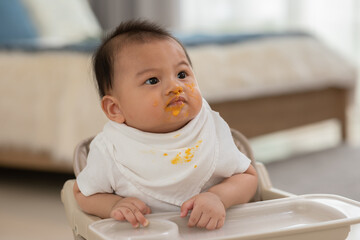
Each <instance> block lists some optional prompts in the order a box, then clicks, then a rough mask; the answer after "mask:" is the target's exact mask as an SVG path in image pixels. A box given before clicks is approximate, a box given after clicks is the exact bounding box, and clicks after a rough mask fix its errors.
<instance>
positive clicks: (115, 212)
mask: <svg viewBox="0 0 360 240" xmlns="http://www.w3.org/2000/svg"><path fill="white" fill-rule="evenodd" d="M110 216H111V217H112V218H113V219H115V220H118V221H123V220H125V217H124V215H123V214H122V212H121V211H120V209H115V210H113V211H112V212H111V214H110Z"/></svg>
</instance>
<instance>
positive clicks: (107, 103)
mask: <svg viewBox="0 0 360 240" xmlns="http://www.w3.org/2000/svg"><path fill="white" fill-rule="evenodd" d="M101 107H102V110H103V111H104V113H105V114H106V116H107V117H108V118H109V119H110V120H111V121H114V122H117V123H124V122H125V117H124V115H123V113H122V111H121V108H120V104H119V101H118V100H117V99H116V98H115V97H113V96H109V95H106V96H104V97H103V98H102V100H101Z"/></svg>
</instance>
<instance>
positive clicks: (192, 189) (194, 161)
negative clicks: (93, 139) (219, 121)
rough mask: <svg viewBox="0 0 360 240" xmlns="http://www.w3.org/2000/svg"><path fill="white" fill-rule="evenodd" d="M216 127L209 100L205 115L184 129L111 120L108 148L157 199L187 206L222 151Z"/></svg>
mask: <svg viewBox="0 0 360 240" xmlns="http://www.w3.org/2000/svg"><path fill="white" fill-rule="evenodd" d="M216 116H217V115H216ZM215 125H216V124H215V122H214V114H212V111H211V109H210V106H209V105H208V104H207V102H206V101H205V100H203V104H202V108H201V110H200V113H199V114H198V115H197V116H196V117H195V118H194V119H193V120H191V121H190V122H189V123H188V124H187V125H186V126H184V127H183V128H181V129H179V130H178V131H175V132H171V133H164V134H157V133H148V132H143V131H140V130H137V129H135V128H132V127H129V126H127V125H126V124H118V123H116V122H109V123H107V124H106V125H105V127H104V133H105V135H106V137H107V138H109V140H110V141H111V142H112V146H110V149H108V150H109V152H110V154H111V155H113V156H112V157H113V159H114V160H115V163H116V166H117V167H118V169H119V171H120V173H121V174H123V176H124V177H125V178H126V179H127V180H128V181H130V182H131V183H132V184H133V185H134V186H135V187H136V188H138V189H139V190H140V191H142V192H143V193H145V194H147V195H149V196H151V197H153V198H155V199H158V200H161V201H165V202H168V203H171V204H175V205H178V206H181V204H182V203H183V202H184V201H186V200H188V199H189V198H191V197H192V196H194V195H196V194H198V193H200V191H201V188H202V187H203V186H204V184H205V183H206V182H207V181H208V180H209V179H210V177H211V176H212V174H213V172H214V170H215V167H216V163H217V160H218V154H219V140H218V137H217V134H216V129H215Z"/></svg>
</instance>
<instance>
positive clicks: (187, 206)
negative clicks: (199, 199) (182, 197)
mask: <svg viewBox="0 0 360 240" xmlns="http://www.w3.org/2000/svg"><path fill="white" fill-rule="evenodd" d="M194 201H195V198H194V197H192V198H190V199H189V200H187V201H185V202H184V203H183V204H182V205H181V208H180V211H181V213H180V217H186V216H187V214H188V212H189V211H190V210H191V209H193V208H194Z"/></svg>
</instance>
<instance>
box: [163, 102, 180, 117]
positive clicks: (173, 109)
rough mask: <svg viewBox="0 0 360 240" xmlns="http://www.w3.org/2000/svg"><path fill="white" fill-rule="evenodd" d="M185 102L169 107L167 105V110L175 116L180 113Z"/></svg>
mask: <svg viewBox="0 0 360 240" xmlns="http://www.w3.org/2000/svg"><path fill="white" fill-rule="evenodd" d="M184 105H185V104H184V103H182V104H179V105H174V106H169V107H166V108H165V110H166V111H167V112H171V113H172V115H173V116H177V115H179V113H180V111H181V109H182V108H183V107H184Z"/></svg>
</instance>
